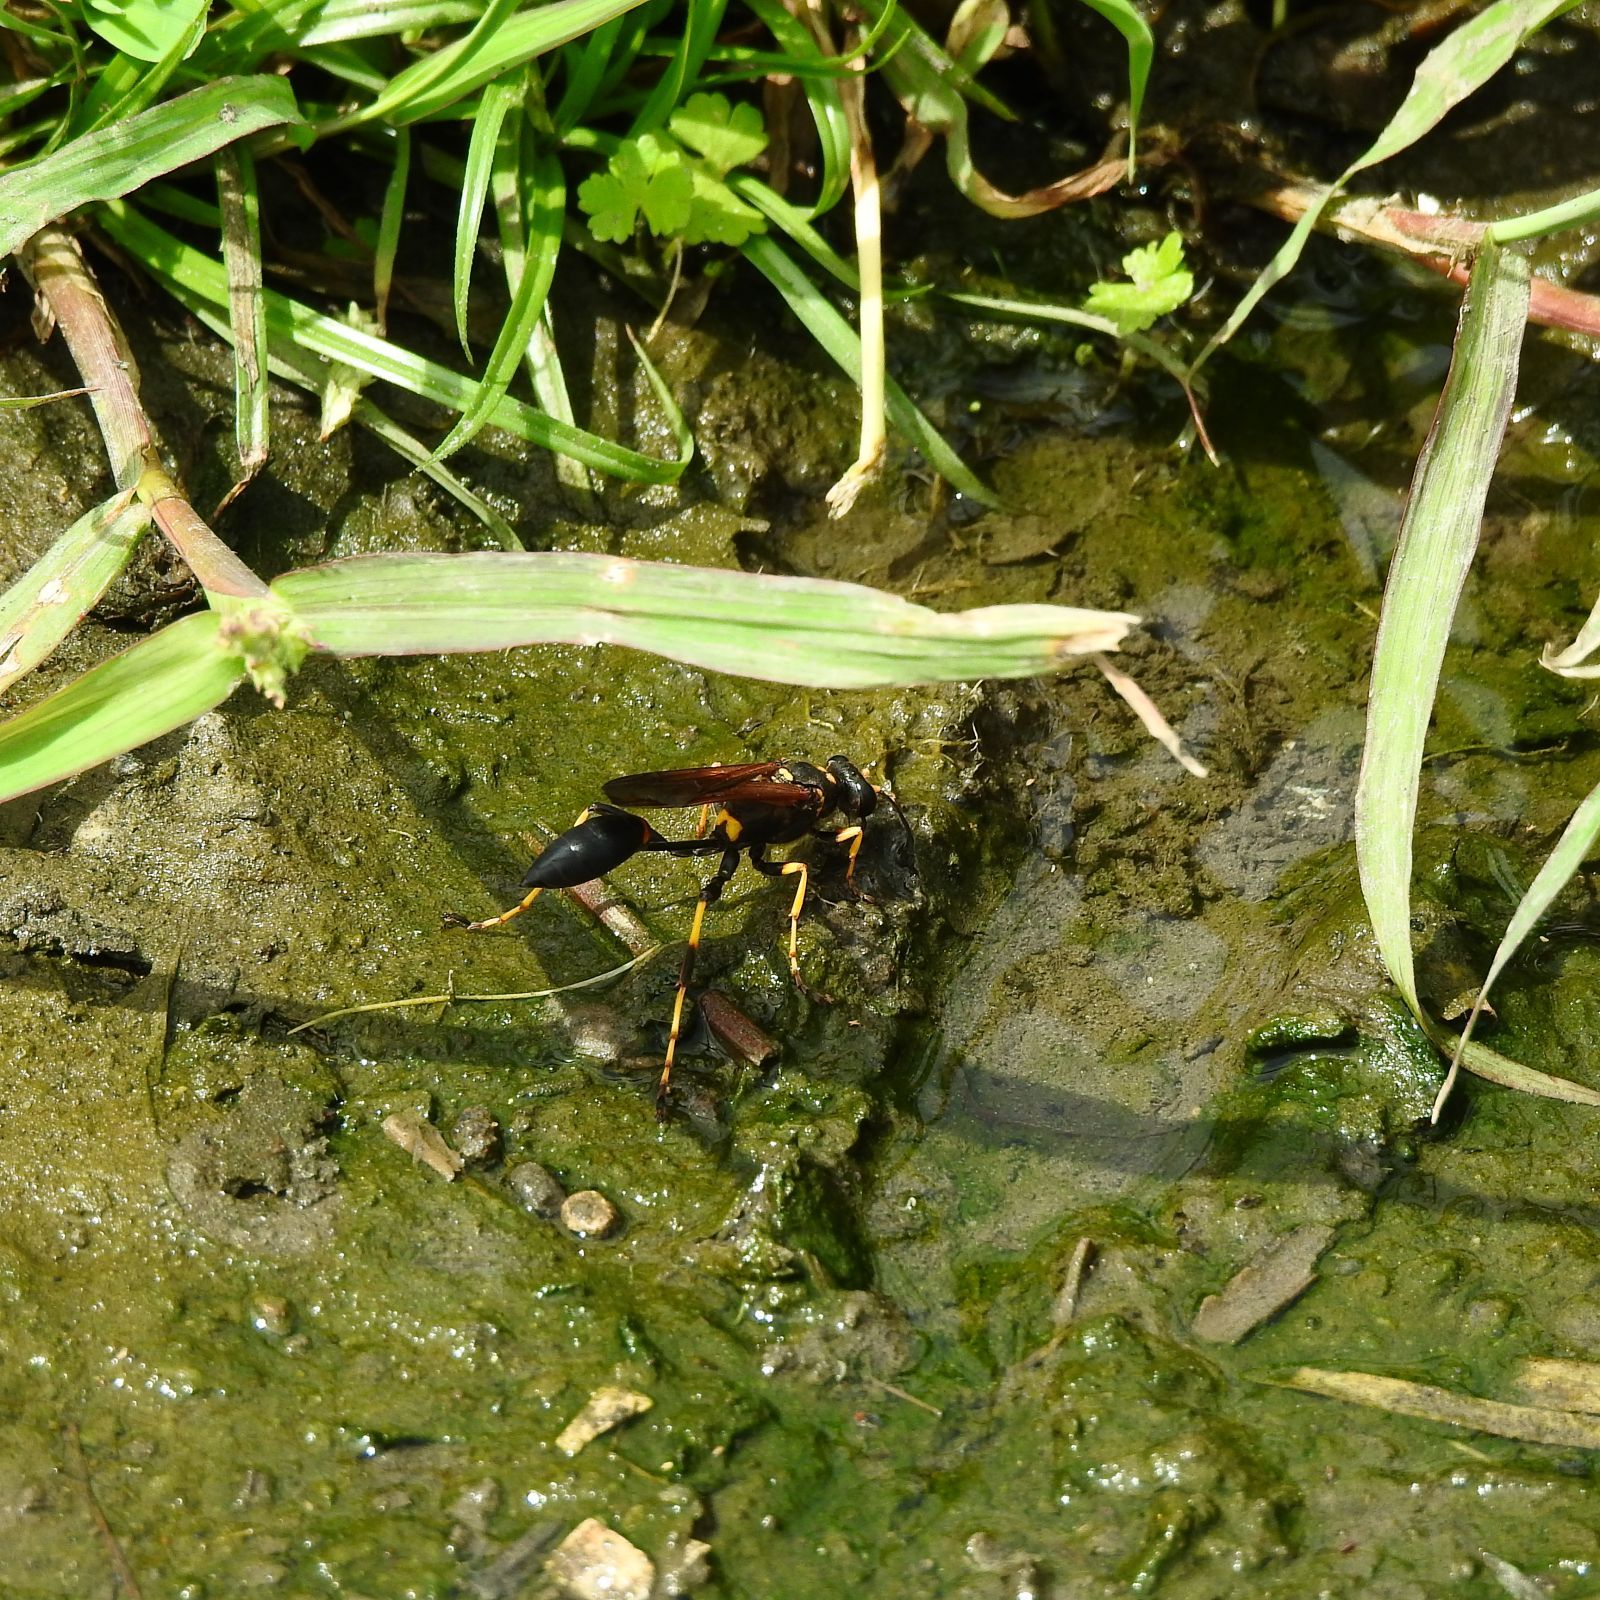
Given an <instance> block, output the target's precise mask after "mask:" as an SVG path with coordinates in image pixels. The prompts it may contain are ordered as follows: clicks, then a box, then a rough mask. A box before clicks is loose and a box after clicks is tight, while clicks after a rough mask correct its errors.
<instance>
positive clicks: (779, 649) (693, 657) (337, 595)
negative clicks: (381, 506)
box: [273, 552, 1138, 689]
mask: <svg viewBox="0 0 1600 1600" xmlns="http://www.w3.org/2000/svg"><path fill="white" fill-rule="evenodd" d="M273 589H274V592H275V593H276V594H277V595H278V596H279V597H280V598H281V599H283V600H285V601H287V602H288V604H289V606H290V607H291V609H292V611H293V613H294V616H295V619H296V621H297V622H298V623H299V624H300V625H301V626H302V627H304V628H305V629H306V630H307V631H308V633H309V636H310V639H311V642H312V645H313V648H317V649H323V650H328V651H331V652H332V653H334V654H335V655H396V654H423V655H429V654H436V653H440V652H450V651H460V650H504V649H508V648H510V647H512V646H514V645H526V644H543V643H587V644H593V643H608V644H620V645H627V646H630V647H631V648H633V649H637V650H648V651H651V652H653V653H654V654H657V655H664V656H670V657H672V658H673V659H674V660H678V661H685V662H689V663H690V664H692V665H695V666H699V667H704V668H708V669H710V670H713V671H718V672H730V673H738V674H742V675H744V676H747V677H755V678H765V679H769V680H772V681H775V682H778V683H796V684H806V685H810V686H812V687H816V688H838V689H851V688H853V689H861V688H877V687H885V686H892V685H908V684H917V683H937V682H944V681H961V680H966V679H971V678H1000V677H1008V678H1009V677H1033V676H1035V675H1036V674H1038V673H1042V672H1050V671H1053V670H1055V669H1056V668H1057V667H1059V666H1061V665H1062V664H1063V662H1064V661H1065V659H1066V658H1068V657H1069V656H1072V655H1077V654H1082V653H1084V652H1086V651H1092V650H1103V649H1112V648H1115V647H1116V645H1117V644H1118V643H1119V642H1120V640H1121V639H1122V637H1123V635H1124V634H1125V632H1126V631H1127V629H1128V628H1129V627H1131V626H1132V625H1133V624H1134V623H1135V622H1136V621H1137V620H1138V619H1137V618H1134V617H1130V616H1128V615H1126V614H1124V613H1121V612H1104V611H1085V610H1079V609H1076V608H1073V607H1068V606H1048V605H1017V606H989V607H986V608H984V609H981V610H975V611H967V612H956V613H941V612H936V611H930V610H928V609H927V607H925V606H918V605H913V604H912V603H911V602H910V601H908V600H902V599H901V598H900V597H899V596H898V595H892V594H887V593H885V592H883V591H881V590H877V589H869V588H866V587H864V586H863V585H861V584H854V583H838V582H834V581H831V580H823V579H816V578H788V577H774V576H770V575H767V574H759V573H747V572H738V571H724V570H717V569H711V568H704V567H687V566H675V565H671V564H668V563H664V562H649V561H630V560H624V559H622V558H620V557H613V556H604V555H593V554H588V553H568V552H561V553H548V552H536V553H531V554H526V555H495V554H484V555H392V556H391V555H375V556H356V557H352V558H351V559H349V560H345V561H333V562H329V563H327V564H326V565H324V566H319V567H309V568H305V569H302V570H300V571H298V572H291V573H287V574H285V575H284V576H283V577H281V578H279V579H278V581H277V582H276V583H275V584H274V585H273Z"/></svg>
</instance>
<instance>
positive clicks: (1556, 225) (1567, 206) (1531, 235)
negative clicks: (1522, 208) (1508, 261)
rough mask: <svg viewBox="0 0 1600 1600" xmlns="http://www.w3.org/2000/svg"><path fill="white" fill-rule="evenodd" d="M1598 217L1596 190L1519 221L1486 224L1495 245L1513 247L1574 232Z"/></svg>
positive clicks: (1509, 219)
mask: <svg viewBox="0 0 1600 1600" xmlns="http://www.w3.org/2000/svg"><path fill="white" fill-rule="evenodd" d="M1596 217H1600V189H1590V190H1588V191H1587V192H1586V193H1584V194H1575V195H1573V197H1572V198H1571V199H1570V200H1563V201H1562V202H1561V203H1560V204H1559V205H1554V206H1545V207H1543V208H1542V209H1541V210H1538V211H1529V212H1527V213H1526V214H1524V215H1523V216H1520V217H1504V218H1502V219H1501V220H1500V221H1499V222H1491V223H1490V224H1489V237H1490V238H1491V239H1493V240H1494V242H1495V243H1496V244H1515V243H1517V241H1518V240H1520V239H1541V238H1543V237H1544V235H1545V234H1547V233H1559V232H1561V230H1562V229H1564V228H1576V227H1577V226H1578V225H1579V224H1580V223H1584V222H1593V221H1594V220H1595V218H1596Z"/></svg>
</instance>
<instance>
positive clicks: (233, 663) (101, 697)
mask: <svg viewBox="0 0 1600 1600" xmlns="http://www.w3.org/2000/svg"><path fill="white" fill-rule="evenodd" d="M221 626H222V618H221V617H220V616H219V615H218V613H216V612H215V611H204V612H200V613H199V614H197V615H195V616H191V617H184V618H183V619H182V620H181V621H178V622H175V623H173V624H172V626H171V627H168V628H163V629H162V630H161V631H160V632H159V633H154V634H151V636H150V637H149V638H148V639H143V640H141V641H140V642H139V643H138V644H136V645H134V646H133V648H132V649H131V650H124V651H123V652H122V654H121V655H117V656H112V657H111V659H110V660H109V661H102V662H101V663H100V665H99V666H97V667H91V668H90V670H89V671H88V672H86V673H84V675H83V676H82V677H81V678H76V679H74V680H73V681H72V682H71V683H69V684H68V685H67V686H66V687H65V688H64V689H58V690H57V691H56V692H55V693H54V694H52V695H50V696H48V697H47V698H46V699H43V700H41V701H39V702H38V703H37V704H36V705H32V706H29V707H28V709H27V710H26V711H23V712H21V713H19V714H18V715H17V716H15V717H12V718H11V720H10V721H9V722H5V723H0V800H11V799H14V798H15V797H16V796H17V795H19V794H28V793H29V792H30V791H32V790H34V789H41V788H43V787H44V786H45V784H47V783H57V782H59V781H60V780H61V779H62V778H70V777H72V776H73V775H74V774H75V773H79V772H85V771H87V770H88V769H89V768H90V767H94V766H98V765H99V764H100V763H101V762H102V761H109V760H110V759H111V758H112V757H113V756H118V755H121V754H122V753H123V752H124V751H127V750H132V749H135V748H136V747H137V746H139V745H141V744H148V743H149V742H150V740H152V739H159V738H160V737H161V735H162V734H164V733H171V732H172V730H173V729H174V728H181V727H182V726H183V725H184V723H186V722H192V721H193V720H194V719H195V718H196V717H198V716H199V715H200V714H201V713H202V712H205V711H209V710H211V708H212V707H213V706H216V705H220V704H221V703H222V702H223V701H224V700H226V699H227V698H228V696H229V695H230V694H232V693H233V691H234V690H235V689H236V688H237V687H238V685H239V683H240V682H241V681H242V680H243V678H244V675H245V666H244V662H243V660H242V659H241V658H240V657H239V656H238V655H236V654H234V653H233V652H232V651H230V650H228V649H227V648H226V647H225V646H224V645H223V644H222V642H221V639H220V637H219V631H220V629H221Z"/></svg>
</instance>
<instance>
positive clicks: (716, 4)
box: [628, 0, 728, 139]
mask: <svg viewBox="0 0 1600 1600" xmlns="http://www.w3.org/2000/svg"><path fill="white" fill-rule="evenodd" d="M727 9H728V0H696V3H695V4H693V5H691V6H690V7H689V15H688V17H687V18H686V19H685V21H684V24H683V27H682V29H681V30H680V32H679V34H678V45H677V48H676V49H675V50H674V51H673V53H672V59H671V60H670V61H668V63H667V67H666V71H664V72H663V73H662V74H661V76H660V77H659V78H657V79H656V82H655V86H654V87H653V88H652V89H651V91H650V93H649V95H648V96H647V97H646V99H645V102H644V104H643V105H642V106H641V107H640V108H639V112H638V115H637V116H635V117H634V119H633V124H632V126H631V127H630V128H629V129H628V137H629V138H630V139H637V138H638V137H639V135H640V134H641V133H650V132H651V131H653V130H654V129H656V128H659V127H661V126H662V125H663V124H664V123H665V122H666V120H667V117H668V116H669V115H670V114H671V112H672V109H673V107H674V106H677V105H680V104H681V103H682V102H683V101H684V100H685V99H687V98H688V94H689V91H690V89H691V88H692V87H693V86H694V82H695V79H696V78H697V77H698V76H699V74H700V69H701V67H703V66H704V65H705V62H706V53H707V52H708V51H709V50H710V49H711V46H712V45H713V44H715V43H716V38H717V29H718V28H720V27H721V26H722V16H723V13H724V12H725V11H726V10H727Z"/></svg>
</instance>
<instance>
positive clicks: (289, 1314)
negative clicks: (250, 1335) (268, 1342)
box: [250, 1294, 294, 1339]
mask: <svg viewBox="0 0 1600 1600" xmlns="http://www.w3.org/2000/svg"><path fill="white" fill-rule="evenodd" d="M250 1326H251V1327H252V1328H254V1329H255V1330H256V1332H257V1333H267V1334H271V1335H273V1336H274V1337H275V1338H279V1339H281V1338H284V1337H286V1336H287V1335H288V1334H291V1333H293V1332H294V1308H293V1307H292V1306H291V1305H290V1304H289V1302H288V1301H287V1300H285V1299H284V1298H283V1296H282V1295H276V1294H258V1295H257V1296H256V1297H255V1299H254V1300H252V1301H251V1302H250Z"/></svg>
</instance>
